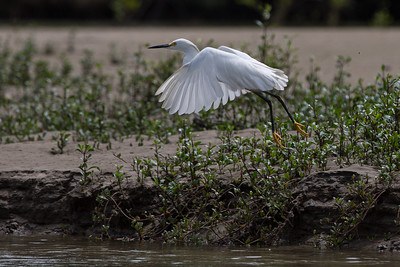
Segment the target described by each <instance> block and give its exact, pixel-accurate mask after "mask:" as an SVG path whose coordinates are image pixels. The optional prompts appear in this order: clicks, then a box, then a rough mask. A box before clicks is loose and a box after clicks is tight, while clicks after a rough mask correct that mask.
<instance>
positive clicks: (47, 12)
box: [0, 0, 400, 26]
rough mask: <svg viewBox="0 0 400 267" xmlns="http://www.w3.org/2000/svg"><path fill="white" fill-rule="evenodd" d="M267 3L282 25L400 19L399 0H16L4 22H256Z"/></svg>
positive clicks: (0, 7)
mask: <svg viewBox="0 0 400 267" xmlns="http://www.w3.org/2000/svg"><path fill="white" fill-rule="evenodd" d="M265 4H270V5H271V6H272V7H273V12H272V13H271V19H270V23H271V25H277V26H351V25H360V26H361V25H374V26H389V25H399V24H400V12H396V11H398V10H400V1H396V0H379V1H378V0H268V1H266V0H13V1H4V0H3V1H1V2H0V20H1V22H2V23H10V22H12V23H26V22H48V23H76V22H79V23H82V22H87V23H93V22H96V23H99V22H103V23H111V24H114V23H115V24H117V23H118V24H154V25H157V24H169V25H198V24H201V25H251V24H253V23H254V20H256V19H260V17H261V16H262V14H261V13H262V12H260V10H262V9H263V8H264V6H265Z"/></svg>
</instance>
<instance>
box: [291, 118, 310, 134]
mask: <svg viewBox="0 0 400 267" xmlns="http://www.w3.org/2000/svg"><path fill="white" fill-rule="evenodd" d="M294 127H295V128H296V131H297V132H298V133H299V134H301V135H302V136H303V137H309V135H308V133H307V132H306V131H304V128H305V126H304V125H303V124H301V123H299V122H297V121H295V122H294Z"/></svg>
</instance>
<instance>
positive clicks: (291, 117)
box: [265, 91, 296, 123]
mask: <svg viewBox="0 0 400 267" xmlns="http://www.w3.org/2000/svg"><path fill="white" fill-rule="evenodd" d="M265 93H266V94H269V95H270V96H273V97H275V98H276V99H277V100H278V101H279V103H281V105H282V106H283V108H284V109H285V111H286V113H287V114H288V116H289V118H290V120H291V121H292V122H293V123H295V122H296V121H295V120H294V118H293V116H292V114H291V113H290V111H289V109H288V107H287V106H286V104H285V102H284V101H283V99H282V97H280V96H279V95H275V94H273V93H270V92H268V91H265Z"/></svg>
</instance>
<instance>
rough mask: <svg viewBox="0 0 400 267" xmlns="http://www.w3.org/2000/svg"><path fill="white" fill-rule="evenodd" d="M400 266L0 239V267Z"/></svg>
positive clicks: (300, 252)
mask: <svg viewBox="0 0 400 267" xmlns="http://www.w3.org/2000/svg"><path fill="white" fill-rule="evenodd" d="M176 265H178V266H204V267H205V266H324V267H331V266H393V267H394V266H400V253H390V252H385V253H379V252H376V251H364V250H363V251H354V250H342V251H340V250H318V249H314V248H310V247H279V248H278V247H277V248H275V247H274V248H243V247H187V246H184V247H182V246H170V245H159V244H148V243H145V244H138V243H132V242H122V241H94V240H88V239H84V238H71V237H68V238H62V237H7V236H6V237H4V236H2V237H0V266H156V267H157V266H176Z"/></svg>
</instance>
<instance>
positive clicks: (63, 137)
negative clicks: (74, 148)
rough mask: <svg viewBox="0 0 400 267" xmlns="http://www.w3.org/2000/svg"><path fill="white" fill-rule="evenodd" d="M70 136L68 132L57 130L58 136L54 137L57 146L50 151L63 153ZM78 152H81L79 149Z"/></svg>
mask: <svg viewBox="0 0 400 267" xmlns="http://www.w3.org/2000/svg"><path fill="white" fill-rule="evenodd" d="M70 136H71V134H70V133H66V132H59V133H58V136H56V137H55V138H54V139H55V140H56V141H57V148H52V149H51V153H53V154H64V148H65V147H66V146H67V143H68V141H69V137H70ZM57 149H58V150H57ZM79 152H81V151H79Z"/></svg>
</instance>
